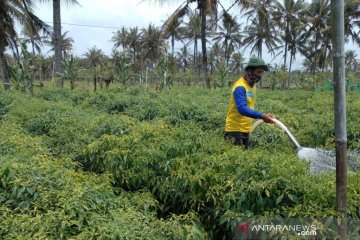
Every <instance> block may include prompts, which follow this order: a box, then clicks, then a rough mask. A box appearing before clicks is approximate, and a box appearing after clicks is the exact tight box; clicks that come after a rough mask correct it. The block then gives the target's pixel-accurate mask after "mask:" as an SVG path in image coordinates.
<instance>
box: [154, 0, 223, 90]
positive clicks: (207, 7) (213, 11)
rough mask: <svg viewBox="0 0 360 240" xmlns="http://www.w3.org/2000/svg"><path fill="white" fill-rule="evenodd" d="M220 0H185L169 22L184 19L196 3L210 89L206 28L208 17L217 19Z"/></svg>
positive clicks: (205, 69) (206, 76) (204, 66)
mask: <svg viewBox="0 0 360 240" xmlns="http://www.w3.org/2000/svg"><path fill="white" fill-rule="evenodd" d="M156 2H159V3H164V2H166V0H157V1H156ZM218 2H219V0H208V1H203V0H185V1H184V2H183V3H182V4H181V5H180V6H179V7H178V8H177V9H176V10H175V12H174V13H173V14H172V15H171V16H170V17H169V19H168V20H167V21H172V20H171V19H172V18H175V19H176V18H182V17H184V16H185V14H186V13H187V12H189V9H190V4H191V3H195V4H196V8H197V9H198V10H199V14H200V22H201V34H200V36H201V49H202V61H203V64H202V67H203V72H204V78H205V83H206V86H207V87H208V88H209V89H210V88H211V85H210V78H209V73H208V63H207V61H208V60H207V48H206V42H207V41H206V28H207V24H206V22H207V19H206V18H207V17H208V16H210V17H213V18H214V17H215V16H216V15H217V5H218Z"/></svg>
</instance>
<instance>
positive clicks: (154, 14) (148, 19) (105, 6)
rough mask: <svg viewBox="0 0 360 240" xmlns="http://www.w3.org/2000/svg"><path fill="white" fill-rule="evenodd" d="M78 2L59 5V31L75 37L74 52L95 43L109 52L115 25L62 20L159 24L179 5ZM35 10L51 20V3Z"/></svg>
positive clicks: (106, 0)
mask: <svg viewBox="0 0 360 240" xmlns="http://www.w3.org/2000/svg"><path fill="white" fill-rule="evenodd" d="M78 2H79V3H80V5H81V6H78V5H66V4H62V5H61V21H62V23H64V24H63V27H62V32H65V31H69V33H68V34H67V36H69V37H71V38H73V39H74V53H75V54H76V55H82V54H83V53H84V52H85V51H87V49H89V48H91V47H93V46H94V45H96V46H97V47H98V48H101V49H102V50H103V51H104V52H105V53H106V54H108V55H109V54H110V53H111V48H112V46H113V43H112V42H110V40H111V37H112V36H113V32H115V31H116V29H111V28H96V27H84V26H83V27H81V26H72V25H67V24H65V23H72V24H79V25H92V26H103V27H116V28H121V27H122V26H125V27H135V26H138V27H139V28H140V29H141V28H143V27H146V26H147V25H148V24H149V23H153V24H155V25H156V26H160V25H161V24H162V22H163V21H164V20H166V18H167V17H168V16H169V15H170V14H171V13H172V12H174V11H175V9H176V8H177V7H178V6H177V5H176V4H172V5H162V6H160V5H159V4H155V3H153V1H142V2H140V1H138V0H135V1H134V0H78ZM35 14H36V15H37V16H38V17H40V19H42V20H43V21H46V22H52V5H51V4H49V3H48V4H38V5H37V9H36V11H35Z"/></svg>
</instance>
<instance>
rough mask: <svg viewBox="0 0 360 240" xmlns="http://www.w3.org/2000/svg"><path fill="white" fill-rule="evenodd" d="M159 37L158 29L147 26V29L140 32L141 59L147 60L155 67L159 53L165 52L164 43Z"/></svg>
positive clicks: (153, 26) (150, 25)
mask: <svg viewBox="0 0 360 240" xmlns="http://www.w3.org/2000/svg"><path fill="white" fill-rule="evenodd" d="M160 36H161V31H160V29H159V28H157V27H155V25H153V24H149V25H148V26H147V28H143V29H142V30H141V40H140V41H141V42H140V44H141V49H142V50H143V54H142V55H143V57H144V58H145V59H149V60H150V61H151V64H153V65H156V63H157V60H158V59H159V57H160V55H161V53H164V52H165V50H166V49H165V47H166V46H165V42H164V40H163V38H161V37H160Z"/></svg>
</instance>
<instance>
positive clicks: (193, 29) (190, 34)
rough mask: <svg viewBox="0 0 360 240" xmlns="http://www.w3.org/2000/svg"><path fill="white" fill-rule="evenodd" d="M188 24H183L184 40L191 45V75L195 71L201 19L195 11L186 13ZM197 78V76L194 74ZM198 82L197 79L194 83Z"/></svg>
mask: <svg viewBox="0 0 360 240" xmlns="http://www.w3.org/2000/svg"><path fill="white" fill-rule="evenodd" d="M187 17H188V22H187V23H186V24H185V32H184V35H185V38H187V39H188V40H189V42H188V43H193V44H194V47H193V73H194V74H195V73H196V72H197V71H196V69H197V55H198V40H199V38H200V34H201V18H200V15H199V13H198V12H197V10H190V11H189V12H188V13H187ZM195 76H198V74H195ZM197 81H198V77H197V79H196V82H197Z"/></svg>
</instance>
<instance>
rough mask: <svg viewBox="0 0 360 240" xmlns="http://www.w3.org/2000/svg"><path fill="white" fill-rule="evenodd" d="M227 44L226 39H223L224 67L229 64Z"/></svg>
mask: <svg viewBox="0 0 360 240" xmlns="http://www.w3.org/2000/svg"><path fill="white" fill-rule="evenodd" d="M227 52H228V44H227V40H225V61H226V67H228V66H229V57H228V53H227Z"/></svg>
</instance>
